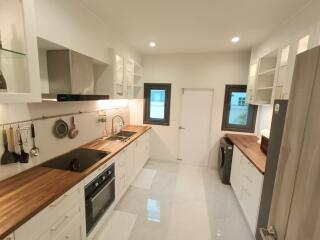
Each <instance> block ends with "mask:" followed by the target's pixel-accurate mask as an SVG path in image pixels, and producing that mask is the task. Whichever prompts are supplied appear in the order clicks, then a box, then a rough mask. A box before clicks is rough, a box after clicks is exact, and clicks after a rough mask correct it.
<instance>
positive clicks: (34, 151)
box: [30, 123, 40, 157]
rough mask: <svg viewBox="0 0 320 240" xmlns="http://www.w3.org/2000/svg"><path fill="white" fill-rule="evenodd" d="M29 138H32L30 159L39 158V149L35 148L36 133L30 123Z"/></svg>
mask: <svg viewBox="0 0 320 240" xmlns="http://www.w3.org/2000/svg"><path fill="white" fill-rule="evenodd" d="M31 138H32V148H31V149H30V155H31V157H37V156H39V153H40V149H39V148H38V147H37V146H36V141H35V138H36V133H35V130H34V125H33V123H31Z"/></svg>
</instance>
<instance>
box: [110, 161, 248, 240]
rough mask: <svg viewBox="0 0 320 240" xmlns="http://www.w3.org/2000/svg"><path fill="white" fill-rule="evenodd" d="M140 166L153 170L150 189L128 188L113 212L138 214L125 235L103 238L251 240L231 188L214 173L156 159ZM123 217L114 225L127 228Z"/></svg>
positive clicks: (119, 239)
mask: <svg viewBox="0 0 320 240" xmlns="http://www.w3.org/2000/svg"><path fill="white" fill-rule="evenodd" d="M145 168H146V169H153V170H156V174H155V176H154V178H153V182H152V185H151V188H150V189H143V188H137V187H134V186H132V187H130V188H129V190H128V192H127V193H126V194H125V196H124V197H123V199H122V200H121V201H120V202H119V204H118V205H117V207H116V210H117V211H120V212H118V213H121V212H124V214H125V213H130V214H133V215H131V216H136V217H137V218H136V221H135V224H134V226H133V228H132V230H131V229H129V230H130V236H129V234H128V238H127V239H124V238H118V237H117V236H120V235H119V234H117V233H113V234H112V236H111V235H108V236H109V238H107V235H105V236H106V238H104V239H113V240H195V239H196V240H252V239H253V237H252V235H251V233H250V230H249V227H248V225H247V223H246V222H245V219H244V217H243V215H242V213H241V210H240V207H239V205H238V203H237V200H236V199H235V196H234V194H233V192H232V190H231V187H230V186H225V185H223V184H222V183H221V181H220V179H219V176H218V173H217V172H216V171H214V170H209V169H206V168H198V167H193V166H188V165H178V164H172V163H164V162H155V161H150V162H148V164H147V165H146V166H145ZM122 216H125V215H122ZM129 219H132V218H131V217H130V216H129ZM128 221H129V222H130V220H122V221H118V223H119V225H121V226H118V227H115V226H114V225H113V229H120V231H128V229H126V230H125V228H128V227H127V225H128V224H125V223H126V222H128ZM109 222H111V220H110V221H109ZM114 222H117V221H113V224H114ZM131 224H132V222H131ZM106 228H108V226H106Z"/></svg>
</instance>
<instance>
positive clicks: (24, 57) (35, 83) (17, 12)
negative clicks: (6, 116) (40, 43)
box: [0, 0, 41, 103]
mask: <svg viewBox="0 0 320 240" xmlns="http://www.w3.org/2000/svg"><path fill="white" fill-rule="evenodd" d="M8 13H10V14H8ZM35 20H36V19H35V7H34V1H29V0H2V1H0V31H1V33H0V34H1V39H2V42H3V44H2V47H1V48H0V74H1V76H2V77H1V79H2V80H1V84H0V88H1V89H0V103H10V102H40V101H41V90H40V71H39V61H38V47H37V34H36V21H35Z"/></svg>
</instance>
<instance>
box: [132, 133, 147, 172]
mask: <svg viewBox="0 0 320 240" xmlns="http://www.w3.org/2000/svg"><path fill="white" fill-rule="evenodd" d="M149 142H150V131H148V132H146V133H145V134H144V135H142V136H141V137H140V138H139V139H138V140H136V141H135V150H134V173H135V176H137V175H138V174H139V172H140V171H141V169H142V168H143V166H144V165H145V164H146V162H147V161H148V159H149Z"/></svg>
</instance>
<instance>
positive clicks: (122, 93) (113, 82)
mask: <svg viewBox="0 0 320 240" xmlns="http://www.w3.org/2000/svg"><path fill="white" fill-rule="evenodd" d="M109 58H110V59H112V60H111V63H110V66H109V67H108V69H107V71H105V72H104V73H103V74H102V75H101V77H100V78H99V79H98V80H97V81H96V89H97V93H98V94H101V93H102V92H107V93H108V95H109V96H110V98H113V99H134V98H142V97H143V84H142V77H143V67H142V66H141V65H140V64H138V63H137V62H136V61H134V60H133V59H130V58H127V57H125V56H123V55H121V54H120V53H118V52H117V51H115V50H114V49H111V50H110V57H109Z"/></svg>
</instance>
